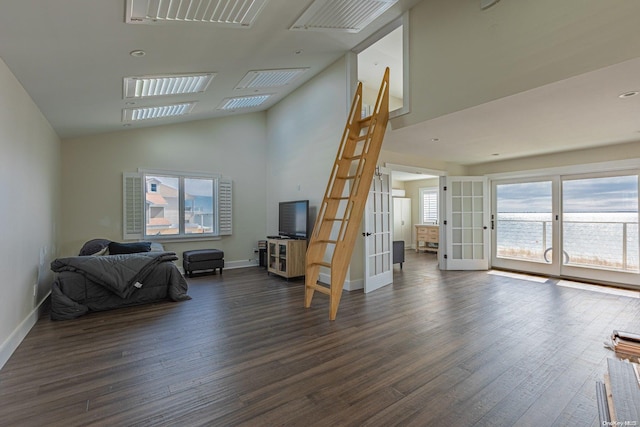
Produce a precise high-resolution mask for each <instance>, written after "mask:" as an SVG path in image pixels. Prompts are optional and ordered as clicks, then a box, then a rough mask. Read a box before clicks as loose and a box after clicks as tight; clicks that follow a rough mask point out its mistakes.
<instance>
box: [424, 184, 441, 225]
mask: <svg viewBox="0 0 640 427" xmlns="http://www.w3.org/2000/svg"><path fill="white" fill-rule="evenodd" d="M420 195H421V198H422V206H421V207H422V223H423V224H428V223H431V222H433V223H435V222H437V220H438V189H437V188H423V189H421V190H420Z"/></svg>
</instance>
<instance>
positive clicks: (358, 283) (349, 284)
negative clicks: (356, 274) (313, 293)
mask: <svg viewBox="0 0 640 427" xmlns="http://www.w3.org/2000/svg"><path fill="white" fill-rule="evenodd" d="M319 276H320V277H319V281H320V282H322V283H331V275H329V274H327V273H320V275H319ZM359 289H364V279H356V280H345V281H344V286H343V287H342V290H344V291H349V292H351V291H357V290H359Z"/></svg>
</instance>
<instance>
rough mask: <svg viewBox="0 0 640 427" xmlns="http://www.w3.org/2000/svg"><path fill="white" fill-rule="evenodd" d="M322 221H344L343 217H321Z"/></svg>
mask: <svg viewBox="0 0 640 427" xmlns="http://www.w3.org/2000/svg"><path fill="white" fill-rule="evenodd" d="M323 221H346V219H344V218H323Z"/></svg>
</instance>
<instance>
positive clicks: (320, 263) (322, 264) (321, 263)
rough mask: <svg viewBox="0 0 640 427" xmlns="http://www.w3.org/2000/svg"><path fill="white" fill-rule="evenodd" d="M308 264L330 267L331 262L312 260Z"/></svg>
mask: <svg viewBox="0 0 640 427" xmlns="http://www.w3.org/2000/svg"><path fill="white" fill-rule="evenodd" d="M309 265H319V266H320V267H327V268H331V263H330V262H324V261H320V262H312V263H310V264H309Z"/></svg>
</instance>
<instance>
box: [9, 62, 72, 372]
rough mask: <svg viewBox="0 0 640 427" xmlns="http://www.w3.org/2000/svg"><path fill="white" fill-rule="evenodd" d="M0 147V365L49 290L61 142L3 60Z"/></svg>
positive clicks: (25, 329)
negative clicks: (0, 236) (35, 287)
mask: <svg viewBox="0 0 640 427" xmlns="http://www.w3.org/2000/svg"><path fill="white" fill-rule="evenodd" d="M0 152H1V154H0V182H1V183H2V185H0V199H1V200H2V209H0V224H2V232H1V233H0V234H1V235H2V239H0V241H1V243H0V277H2V280H0V295H2V297H1V298H0V367H2V365H4V363H5V362H6V360H7V359H8V357H9V356H10V355H11V353H12V352H13V350H14V349H15V348H16V347H17V346H18V344H19V343H20V341H21V340H22V339H23V338H24V336H25V335H26V333H27V332H28V331H29V329H30V328H31V326H32V325H33V324H34V323H35V321H36V320H37V315H38V313H37V307H38V305H39V304H40V302H41V301H42V300H43V299H44V298H45V297H46V296H47V295H48V292H49V289H50V286H51V281H52V274H51V272H50V270H49V264H50V263H51V261H52V260H53V259H54V258H55V257H56V241H57V236H58V218H59V200H60V195H61V192H60V185H59V184H60V141H59V139H58V137H57V136H56V134H55V133H54V132H53V130H52V128H51V126H50V125H49V123H48V122H47V120H46V119H45V118H44V117H43V116H42V114H41V113H40V110H39V109H38V107H36V105H35V104H34V103H33V101H32V100H31V98H30V97H29V95H28V94H27V93H26V92H25V90H24V89H23V88H22V86H21V85H20V83H19V82H18V80H16V78H15V77H14V76H13V74H12V73H11V71H10V70H9V69H8V68H7V66H6V65H5V63H4V62H3V61H2V60H1V59H0ZM35 284H37V295H36V296H34V285H35Z"/></svg>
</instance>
